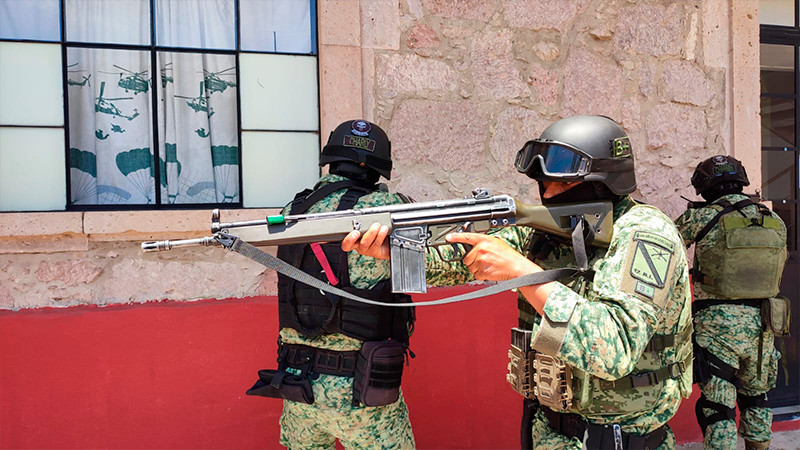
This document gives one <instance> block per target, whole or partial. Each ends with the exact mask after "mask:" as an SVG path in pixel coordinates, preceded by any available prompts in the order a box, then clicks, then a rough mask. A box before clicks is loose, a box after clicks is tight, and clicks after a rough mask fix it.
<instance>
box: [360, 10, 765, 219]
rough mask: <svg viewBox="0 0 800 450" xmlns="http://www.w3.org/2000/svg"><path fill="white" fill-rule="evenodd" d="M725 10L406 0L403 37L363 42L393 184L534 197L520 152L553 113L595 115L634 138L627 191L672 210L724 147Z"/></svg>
mask: <svg viewBox="0 0 800 450" xmlns="http://www.w3.org/2000/svg"><path fill="white" fill-rule="evenodd" d="M744 3H748V2H744ZM750 3H752V2H750ZM755 6H756V5H752V7H753V8H755ZM730 8H731V7H730V4H729V2H728V1H726V0H715V1H711V2H708V1H706V2H702V1H654V0H651V1H623V0H579V1H567V0H535V1H534V0H527V1H526V0H502V1H501V0H497V1H478V0H476V1H458V2H455V1H449V0H401V1H400V2H399V3H398V13H399V15H400V21H399V24H400V30H401V35H400V40H399V43H398V45H397V48H394V49H383V50H374V51H373V52H372V53H373V54H374V61H373V62H372V64H373V65H374V74H372V75H373V76H374V92H371V93H367V95H374V102H375V106H374V108H372V109H366V110H365V111H366V113H367V114H368V115H372V117H371V118H373V120H375V121H376V122H377V123H379V124H380V125H381V126H383V127H385V128H386V129H387V130H389V134H390V136H391V138H392V142H393V154H394V159H395V170H394V172H393V177H394V178H393V183H392V185H393V187H394V188H395V189H397V190H399V191H401V192H404V193H406V194H408V195H410V196H412V197H414V198H415V199H417V200H430V199H436V198H446V197H453V196H461V195H465V194H467V193H469V191H470V190H471V189H472V188H474V187H479V186H480V187H488V188H490V190H491V191H493V192H496V193H509V194H512V195H515V196H519V198H521V199H523V200H524V201H527V202H535V201H536V200H537V199H538V187H537V186H536V184H535V182H533V181H531V180H529V179H527V178H526V177H525V176H523V175H521V174H519V173H517V172H516V171H515V169H514V168H513V160H514V156H515V154H516V152H517V150H518V149H519V148H521V147H522V145H523V143H524V142H525V141H527V140H528V139H532V138H534V137H537V136H538V134H539V133H541V131H542V130H543V129H544V128H545V127H546V126H547V125H548V124H550V123H552V122H554V121H556V120H558V119H560V118H563V117H567V116H571V115H575V114H603V115H607V116H609V117H611V118H613V119H615V120H616V121H617V122H619V123H620V124H621V125H622V126H623V127H624V128H625V130H626V131H627V132H628V133H629V135H630V137H631V140H632V142H633V146H634V154H635V158H636V166H637V167H636V171H637V179H638V184H639V189H638V192H637V193H636V194H635V196H637V197H638V198H640V199H642V200H644V201H646V202H648V203H651V204H655V205H657V206H659V207H661V208H662V209H664V210H665V211H666V212H667V213H668V214H669V215H670V216H671V217H675V216H677V215H678V214H679V213H680V211H681V210H682V209H683V208H684V206H685V202H684V201H683V200H682V199H681V198H680V196H681V195H684V196H693V194H694V192H693V190H692V189H691V186H690V183H689V178H690V176H691V173H692V170H693V169H694V166H695V165H696V164H697V163H698V162H699V161H700V160H702V159H704V158H706V157H708V156H710V155H713V154H716V153H731V149H730V144H731V141H732V138H731V124H730V123H731V117H730V116H731V114H730V111H729V103H730V99H729V96H730V94H731V82H730V76H731V74H730V68H731V67H730V66H731V58H730V44H729V42H728V41H726V40H724V39H722V37H725V36H727V37H730V35H729V33H730V31H729V30H730V23H729V19H730ZM362 20H363V16H362ZM755 24H756V27H755V28H756V39H757V20H756V23H755ZM756 44H757V42H756ZM756 83H757V73H756ZM755 88H756V89H757V85H756V86H755ZM755 100H756V101H757V92H756V98H755ZM365 104H366V102H365ZM756 109H757V105H756ZM753 119H755V117H754V118H753ZM752 172H757V170H752Z"/></svg>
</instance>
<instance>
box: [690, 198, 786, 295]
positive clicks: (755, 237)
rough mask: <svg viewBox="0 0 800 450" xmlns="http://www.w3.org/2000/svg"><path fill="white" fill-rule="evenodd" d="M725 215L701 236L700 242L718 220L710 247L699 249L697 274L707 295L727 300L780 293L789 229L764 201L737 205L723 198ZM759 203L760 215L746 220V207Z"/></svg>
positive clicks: (703, 230)
mask: <svg viewBox="0 0 800 450" xmlns="http://www.w3.org/2000/svg"><path fill="white" fill-rule="evenodd" d="M713 204H716V205H719V206H722V207H723V209H722V211H720V212H719V213H718V214H717V215H716V216H715V217H714V218H713V219H712V220H711V221H710V222H709V223H708V224H706V226H705V227H704V228H703V229H702V230H701V231H700V232H699V233H698V234H697V237H695V239H694V242H700V240H702V239H703V238H704V237H705V236H706V234H708V232H709V231H711V228H713V227H714V225H715V224H717V223H718V222H719V236H718V239H717V241H716V243H715V245H714V246H713V247H711V248H705V249H700V248H696V249H695V261H694V268H693V269H692V274H693V276H694V279H695V281H697V282H699V283H700V287H701V289H703V291H705V292H707V293H709V294H711V295H716V296H719V297H720V298H728V299H743V298H767V297H774V296H776V295H778V291H779V290H780V284H781V277H782V275H783V266H784V263H785V262H786V257H787V255H788V253H787V251H786V226H785V225H784V224H783V222H782V221H781V220H780V219H776V218H774V217H772V214H771V211H770V210H769V208H767V207H766V206H764V205H762V204H760V203H754V202H753V201H751V200H749V199H746V200H742V201H740V202H737V203H735V204H731V203H730V202H728V201H727V200H724V199H723V200H721V201H718V202H715V203H713ZM749 205H756V206H757V207H758V212H759V214H760V217H747V216H746V215H745V213H744V212H742V208H744V207H745V206H749Z"/></svg>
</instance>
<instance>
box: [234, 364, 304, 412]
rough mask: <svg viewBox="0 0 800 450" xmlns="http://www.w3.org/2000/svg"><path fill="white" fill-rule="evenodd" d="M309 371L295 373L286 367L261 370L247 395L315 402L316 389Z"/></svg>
mask: <svg viewBox="0 0 800 450" xmlns="http://www.w3.org/2000/svg"><path fill="white" fill-rule="evenodd" d="M308 375H309V374H307V373H302V374H300V375H294V374H292V373H289V372H287V371H286V370H285V369H279V370H259V371H258V381H256V383H255V384H254V385H253V387H251V388H250V389H248V390H247V392H246V393H247V395H257V396H261V397H271V398H282V399H284V400H291V401H293V402H300V403H306V404H309V405H313V404H314V391H313V390H312V389H311V379H310V377H309V376H308Z"/></svg>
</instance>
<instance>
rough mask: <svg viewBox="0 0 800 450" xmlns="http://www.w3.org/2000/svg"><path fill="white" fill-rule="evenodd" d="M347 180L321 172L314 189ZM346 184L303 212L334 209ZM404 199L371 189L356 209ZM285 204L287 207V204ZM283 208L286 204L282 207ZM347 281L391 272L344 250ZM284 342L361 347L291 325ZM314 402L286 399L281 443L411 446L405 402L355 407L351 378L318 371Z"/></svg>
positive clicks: (385, 264) (371, 281) (359, 283)
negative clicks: (308, 333)
mask: <svg viewBox="0 0 800 450" xmlns="http://www.w3.org/2000/svg"><path fill="white" fill-rule="evenodd" d="M342 180H346V178H344V177H342V176H339V175H325V176H323V177H322V178H321V179H320V181H319V183H318V184H317V186H315V189H318V188H320V187H322V186H323V185H325V184H328V183H333V182H337V181H342ZM345 191H346V189H342V190H338V191H336V192H334V193H333V194H331V195H329V196H328V197H325V198H324V199H322V200H320V201H319V202H317V203H315V204H314V205H313V206H311V207H310V208H309V209H308V211H307V213H308V214H312V213H318V212H325V211H334V210H336V208H337V207H338V206H339V200H340V199H341V197H342V195H344V193H345ZM396 203H404V201H403V199H402V198H401V197H400V196H398V195H396V194H390V193H387V192H380V191H378V192H373V193H370V194H368V195H365V196H363V197H361V198H360V199H359V200H358V202H357V203H356V204H355V206H354V208H367V207H371V206H381V205H391V204H396ZM287 208H288V207H287ZM283 212H284V213H285V212H287V211H286V209H284V211H283ZM347 262H348V266H349V274H350V283H351V284H352V286H353V287H356V288H361V289H369V288H372V287H374V286H375V285H376V284H378V283H379V282H380V281H382V280H385V279H388V278H389V277H390V275H391V271H390V266H389V261H381V260H377V259H374V258H370V257H367V256H361V255H359V254H358V253H357V252H350V253H349V254H348V255H347ZM280 337H281V340H282V341H283V342H284V343H286V344H302V345H308V346H312V347H317V348H323V349H328V350H335V351H351V350H359V349H360V348H361V345H362V344H363V342H362V341H360V340H357V339H354V338H351V337H348V336H345V335H343V334H339V333H335V334H323V335H321V336H319V337H317V338H314V339H312V338H309V337H305V336H303V335H302V334H300V333H299V332H298V331H296V330H294V329H292V328H283V329H281V331H280ZM312 388H313V391H314V404H313V405H308V404H305V403H298V402H293V401H289V400H284V403H283V413H282V414H281V441H280V442H281V444H282V445H285V446H286V447H289V448H292V449H297V448H309V449H311V448H313V449H317V448H319V449H322V448H330V449H333V448H335V445H334V443H335V440H336V439H337V438H338V439H339V442H340V443H341V444H342V445H343V446H345V447H347V448H375V447H380V448H386V449H407V448H414V447H415V444H414V435H413V434H412V431H411V422H409V418H408V407H407V406H406V403H405V401H404V400H403V396H402V392H401V394H400V398H399V399H398V400H397V401H396V402H395V403H393V404H391V405H386V406H377V407H368V406H360V407H354V406H352V405H351V402H352V399H353V379H352V378H349V377H338V376H333V375H325V374H320V375H319V378H317V379H315V380H312Z"/></svg>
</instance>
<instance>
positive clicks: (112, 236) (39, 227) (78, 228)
mask: <svg viewBox="0 0 800 450" xmlns="http://www.w3.org/2000/svg"><path fill="white" fill-rule="evenodd" d="M279 213H280V210H279V209H226V210H222V212H221V216H222V217H221V219H222V221H223V222H240V221H244V220H258V219H263V218H265V217H266V216H268V215H274V214H279ZM210 232H211V210H206V209H199V210H173V211H87V212H53V213H3V214H0V237H2V240H0V254H2V253H58V252H75V251H86V250H87V249H88V243H89V241H90V240H91V241H136V240H148V239H167V238H173V239H184V238H192V237H199V236H205V235H208V234H209V233H210Z"/></svg>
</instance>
